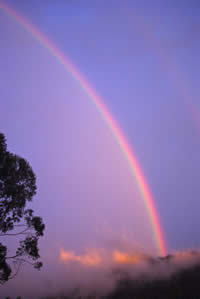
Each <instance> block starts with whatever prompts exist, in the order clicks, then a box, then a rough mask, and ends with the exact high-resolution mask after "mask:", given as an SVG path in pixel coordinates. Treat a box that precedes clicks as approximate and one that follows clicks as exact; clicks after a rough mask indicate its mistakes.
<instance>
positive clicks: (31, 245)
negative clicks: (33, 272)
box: [0, 133, 45, 284]
mask: <svg viewBox="0 0 200 299" xmlns="http://www.w3.org/2000/svg"><path fill="white" fill-rule="evenodd" d="M36 189H37V187H36V176H35V174H34V172H33V170H32V168H31V166H30V165H29V163H28V162H27V161H26V160H25V159H23V158H21V157H19V156H17V155H14V154H12V153H10V152H9V151H7V144H6V139H5V136H4V134H2V133H0V283H1V284H2V283H4V282H6V281H7V280H9V279H11V278H13V277H15V276H16V274H17V273H18V271H19V269H20V267H21V265H22V264H23V263H29V264H31V265H33V266H34V267H35V268H37V269H40V268H41V266H42V263H41V262H40V261H39V262H38V259H39V258H40V255H39V249H38V240H39V238H40V237H41V236H43V232H44V228H45V225H44V224H43V221H42V219H41V217H38V216H34V212H33V210H32V209H27V208H26V206H27V203H28V202H30V201H32V198H33V196H34V195H35V194H36ZM10 231H12V233H10ZM9 237H12V238H16V239H17V243H18V246H17V248H15V250H14V253H13V254H12V255H9V254H8V245H6V244H7V243H6V241H7V240H8V238H9ZM12 247H13V246H12ZM11 249H12V250H13V248H11ZM12 250H11V251H12ZM9 252H10V251H9ZM27 258H28V259H29V260H28V259H27ZM30 260H31V261H30Z"/></svg>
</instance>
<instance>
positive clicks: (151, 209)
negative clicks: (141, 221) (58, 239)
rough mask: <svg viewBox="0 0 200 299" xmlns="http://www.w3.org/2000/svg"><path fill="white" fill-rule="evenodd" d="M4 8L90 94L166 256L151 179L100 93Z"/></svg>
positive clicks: (1, 6) (20, 18)
mask: <svg viewBox="0 0 200 299" xmlns="http://www.w3.org/2000/svg"><path fill="white" fill-rule="evenodd" d="M0 9H1V10H2V11H4V12H5V13H6V14H7V15H8V16H10V17H11V18H13V19H14V20H15V21H16V22H17V23H19V24H21V25H22V26H23V27H24V29H25V30H26V31H27V32H28V33H30V34H31V35H32V36H33V37H34V38H35V39H36V40H38V41H39V42H40V44H41V45H42V46H44V47H45V48H46V49H47V50H48V51H49V52H50V53H51V54H52V55H53V56H54V57H55V58H56V59H57V61H58V62H59V63H60V64H62V65H63V67H64V68H65V69H66V70H67V71H68V72H70V74H71V75H72V77H73V78H74V79H75V80H76V81H78V82H79V84H80V86H81V87H82V89H83V90H84V91H85V92H86V94H87V95H88V97H89V99H90V100H91V101H92V103H93V104H94V105H95V106H96V108H97V110H98V111H99V113H100V114H101V115H102V117H103V119H104V121H105V122H106V123H107V125H108V127H109V128H110V130H111V131H112V134H113V135H114V137H115V139H116V141H117V143H118V145H119V146H120V148H121V150H122V152H123V153H124V156H125V157H126V159H127V161H128V164H129V167H130V169H131V172H132V174H133V176H134V177H135V178H136V181H137V184H138V187H139V190H140V193H141V195H142V198H143V200H144V205H145V207H146V210H147V213H148V215H149V219H150V222H151V225H152V231H153V236H154V240H155V244H156V247H157V250H158V252H159V254H160V255H162V256H165V255H166V253H167V247H166V242H165V238H164V233H163V231H162V227H161V224H160V219H159V215H158V212H157V209H156V206H155V202H154V199H153V196H152V194H151V191H150V189H149V186H148V184H147V180H146V178H145V176H144V174H143V172H142V170H141V167H140V165H139V163H138V161H137V159H136V156H135V153H134V152H133V150H132V148H131V146H130V145H129V143H128V141H127V140H126V137H125V136H124V134H123V133H122V130H121V129H120V127H119V125H118V124H117V122H116V121H115V119H114V118H113V116H112V115H111V113H110V112H109V109H108V107H107V106H106V105H105V104H104V102H103V100H102V99H101V98H100V97H99V96H98V94H97V93H96V91H95V90H94V89H93V88H92V87H91V85H90V84H89V83H88V81H87V79H86V78H85V77H84V76H83V75H82V74H81V73H80V71H79V70H78V69H77V68H76V67H75V66H74V64H72V62H71V61H70V60H69V58H68V57H66V56H65V55H63V53H62V52H61V51H60V50H59V49H58V48H57V47H56V46H55V45H54V44H53V43H52V42H51V41H50V40H49V39H48V38H47V37H46V36H45V35H43V34H42V33H41V32H40V31H39V30H38V29H37V28H36V27H35V26H33V25H32V24H31V23H30V22H28V21H27V20H26V18H25V17H24V16H22V15H21V14H19V13H18V12H17V11H16V10H14V9H13V8H11V7H9V6H8V5H7V4H5V3H4V2H2V1H1V2H0Z"/></svg>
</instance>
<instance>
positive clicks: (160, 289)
mask: <svg viewBox="0 0 200 299" xmlns="http://www.w3.org/2000/svg"><path fill="white" fill-rule="evenodd" d="M79 294H80V293H79ZM83 298H84V299H97V298H98V299H200V263H198V264H197V265H195V266H193V267H190V268H188V269H184V270H180V271H178V272H176V273H174V274H172V275H171V276H170V277H168V278H162V279H161V278H157V279H154V280H150V279H148V280H147V279H146V278H144V279H142V278H141V277H140V278H139V279H137V280H133V279H131V278H128V277H126V278H123V279H119V280H118V283H117V287H116V288H115V289H114V290H113V291H112V292H111V293H110V294H107V295H106V296H96V295H92V294H91V295H90V296H87V297H82V296H80V295H78V291H75V292H74V294H73V295H71V296H66V295H60V296H50V297H45V298H43V299H83Z"/></svg>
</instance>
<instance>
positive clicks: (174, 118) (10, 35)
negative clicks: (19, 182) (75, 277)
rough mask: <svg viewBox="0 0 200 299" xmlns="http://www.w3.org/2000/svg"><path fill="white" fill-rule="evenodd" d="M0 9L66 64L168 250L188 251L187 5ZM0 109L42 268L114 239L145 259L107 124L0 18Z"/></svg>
mask: <svg viewBox="0 0 200 299" xmlns="http://www.w3.org/2000/svg"><path fill="white" fill-rule="evenodd" d="M175 2H176V3H175ZM0 3H1V1H0ZM5 3H7V4H8V5H10V6H12V8H13V9H15V10H17V11H18V12H20V13H21V14H22V15H24V16H25V17H26V18H27V19H28V20H29V21H30V22H31V23H32V24H34V25H35V26H36V27H37V28H38V29H39V30H40V31H41V32H42V33H43V34H45V35H46V36H47V37H48V38H49V39H50V40H51V41H52V42H53V43H54V44H55V45H56V46H57V48H59V49H60V50H61V51H62V52H63V53H64V54H65V55H67V56H68V57H69V58H70V60H71V61H72V63H73V64H74V65H76V67H77V68H78V69H79V70H80V72H81V73H82V74H83V76H85V78H87V80H88V81H89V83H90V84H91V86H93V87H94V88H95V89H96V91H97V93H98V94H99V95H100V96H101V98H102V99H103V101H104V103H105V104H106V105H107V106H108V107H109V109H110V111H111V112H112V115H113V116H114V118H115V119H116V120H117V122H118V123H119V125H120V127H121V128H122V130H123V132H124V133H125V135H126V136H127V138H128V140H129V142H130V144H131V146H132V147H133V149H134V151H135V153H136V156H137V158H138V161H139V163H140V165H141V167H142V169H143V171H144V173H145V176H146V178H147V181H148V184H149V186H150V189H151V190H152V193H153V194H154V198H155V202H156V206H157V208H158V212H159V215H160V219H161V223H162V227H163V231H164V233H165V237H166V241H167V247H168V250H169V251H173V250H180V249H186V248H199V245H200V241H199V227H200V217H199V208H200V203H199V196H200V183H199V179H200V156H199V152H200V101H199V98H198V97H199V94H200V89H199V84H198V83H199V82H198V81H199V77H200V60H199V51H200V40H199V34H200V19H199V14H200V6H199V4H198V1H194V0H192V1H182V0H181V1H179V0H177V1H153V4H152V3H150V1H131V0H130V1H128V0H126V1H121V0H113V1H112V0H110V1H103V0H102V1H101V0H95V1H94V0H93V1H90V0H84V1H82V0H77V1H73V0H59V1H56V2H55V1H51V0H48V1H40V0H34V1H25V0H21V1H17V0H8V1H5ZM0 111H1V119H0V130H1V131H2V132H3V133H5V135H6V137H7V141H8V147H9V150H10V151H13V152H15V153H17V154H19V155H21V156H23V157H25V158H26V159H27V160H28V161H29V162H30V164H31V165H32V167H33V169H34V171H35V173H36V175H37V184H38V194H37V196H36V198H35V200H34V203H33V207H34V209H35V210H36V211H37V213H38V214H39V215H41V216H42V217H43V218H44V222H45V223H46V226H47V229H46V235H45V237H44V240H42V241H41V253H42V255H43V256H44V255H45V258H46V259H47V261H48V262H47V263H51V262H52V260H53V259H54V260H57V259H58V256H59V248H61V247H62V248H64V249H65V250H74V251H76V252H78V254H82V251H84V249H85V248H96V247H98V248H105V247H108V248H111V247H112V246H114V247H116V246H119V247H120V246H122V247H123V246H125V247H126V246H128V245H122V243H123V242H125V241H123V242H122V239H123V240H124V239H126V240H129V243H131V246H132V247H133V248H139V249H142V250H145V251H148V250H150V251H151V252H154V251H155V244H154V241H153V236H152V230H151V227H150V222H149V219H148V216H147V214H146V210H145V208H144V204H143V202H142V198H141V194H140V192H139V190H138V187H137V184H136V181H135V180H134V178H133V176H132V175H131V172H130V169H129V166H128V163H127V161H126V159H125V157H124V155H123V154H122V152H121V150H120V148H119V146H118V144H117V142H116V140H115V139H114V137H113V135H112V133H111V132H110V130H109V128H108V126H107V125H106V124H105V122H104V120H103V119H102V117H101V115H100V114H99V112H98V111H97V109H96V108H95V106H94V105H93V104H92V102H91V101H90V100H89V98H88V96H87V95H86V94H85V93H84V91H83V90H82V89H81V87H80V85H79V84H78V82H76V81H75V80H74V79H73V78H72V76H71V74H70V73H68V72H66V70H65V69H64V68H63V66H62V65H60V64H59V63H58V61H57V60H56V59H55V57H53V56H52V55H51V54H50V53H49V52H48V51H47V49H45V48H44V47H43V46H41V45H40V44H39V42H38V41H37V40H36V39H34V38H33V37H32V36H31V35H30V34H29V33H27V31H26V30H24V28H23V27H22V26H21V25H20V24H17V23H16V21H15V20H14V19H12V18H10V17H9V16H8V15H7V14H6V13H5V12H4V11H3V10H1V9H0ZM113 244H115V245H113ZM116 244H118V245H116ZM50 261H51V262H50ZM52 263H53V262H52Z"/></svg>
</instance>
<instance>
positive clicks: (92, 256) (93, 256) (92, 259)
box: [60, 249, 102, 267]
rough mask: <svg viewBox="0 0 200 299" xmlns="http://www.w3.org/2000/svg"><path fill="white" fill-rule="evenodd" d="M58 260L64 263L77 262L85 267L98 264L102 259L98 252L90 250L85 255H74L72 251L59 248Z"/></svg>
mask: <svg viewBox="0 0 200 299" xmlns="http://www.w3.org/2000/svg"><path fill="white" fill-rule="evenodd" d="M60 260H61V261H62V262H65V263H70V262H78V263H80V264H82V265H84V266H87V267H95V266H98V265H99V264H100V263H101V261H102V259H101V257H100V255H99V253H98V252H96V251H91V252H89V253H87V254H85V255H76V254H75V253H74V251H65V250H64V249H61V250H60Z"/></svg>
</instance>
